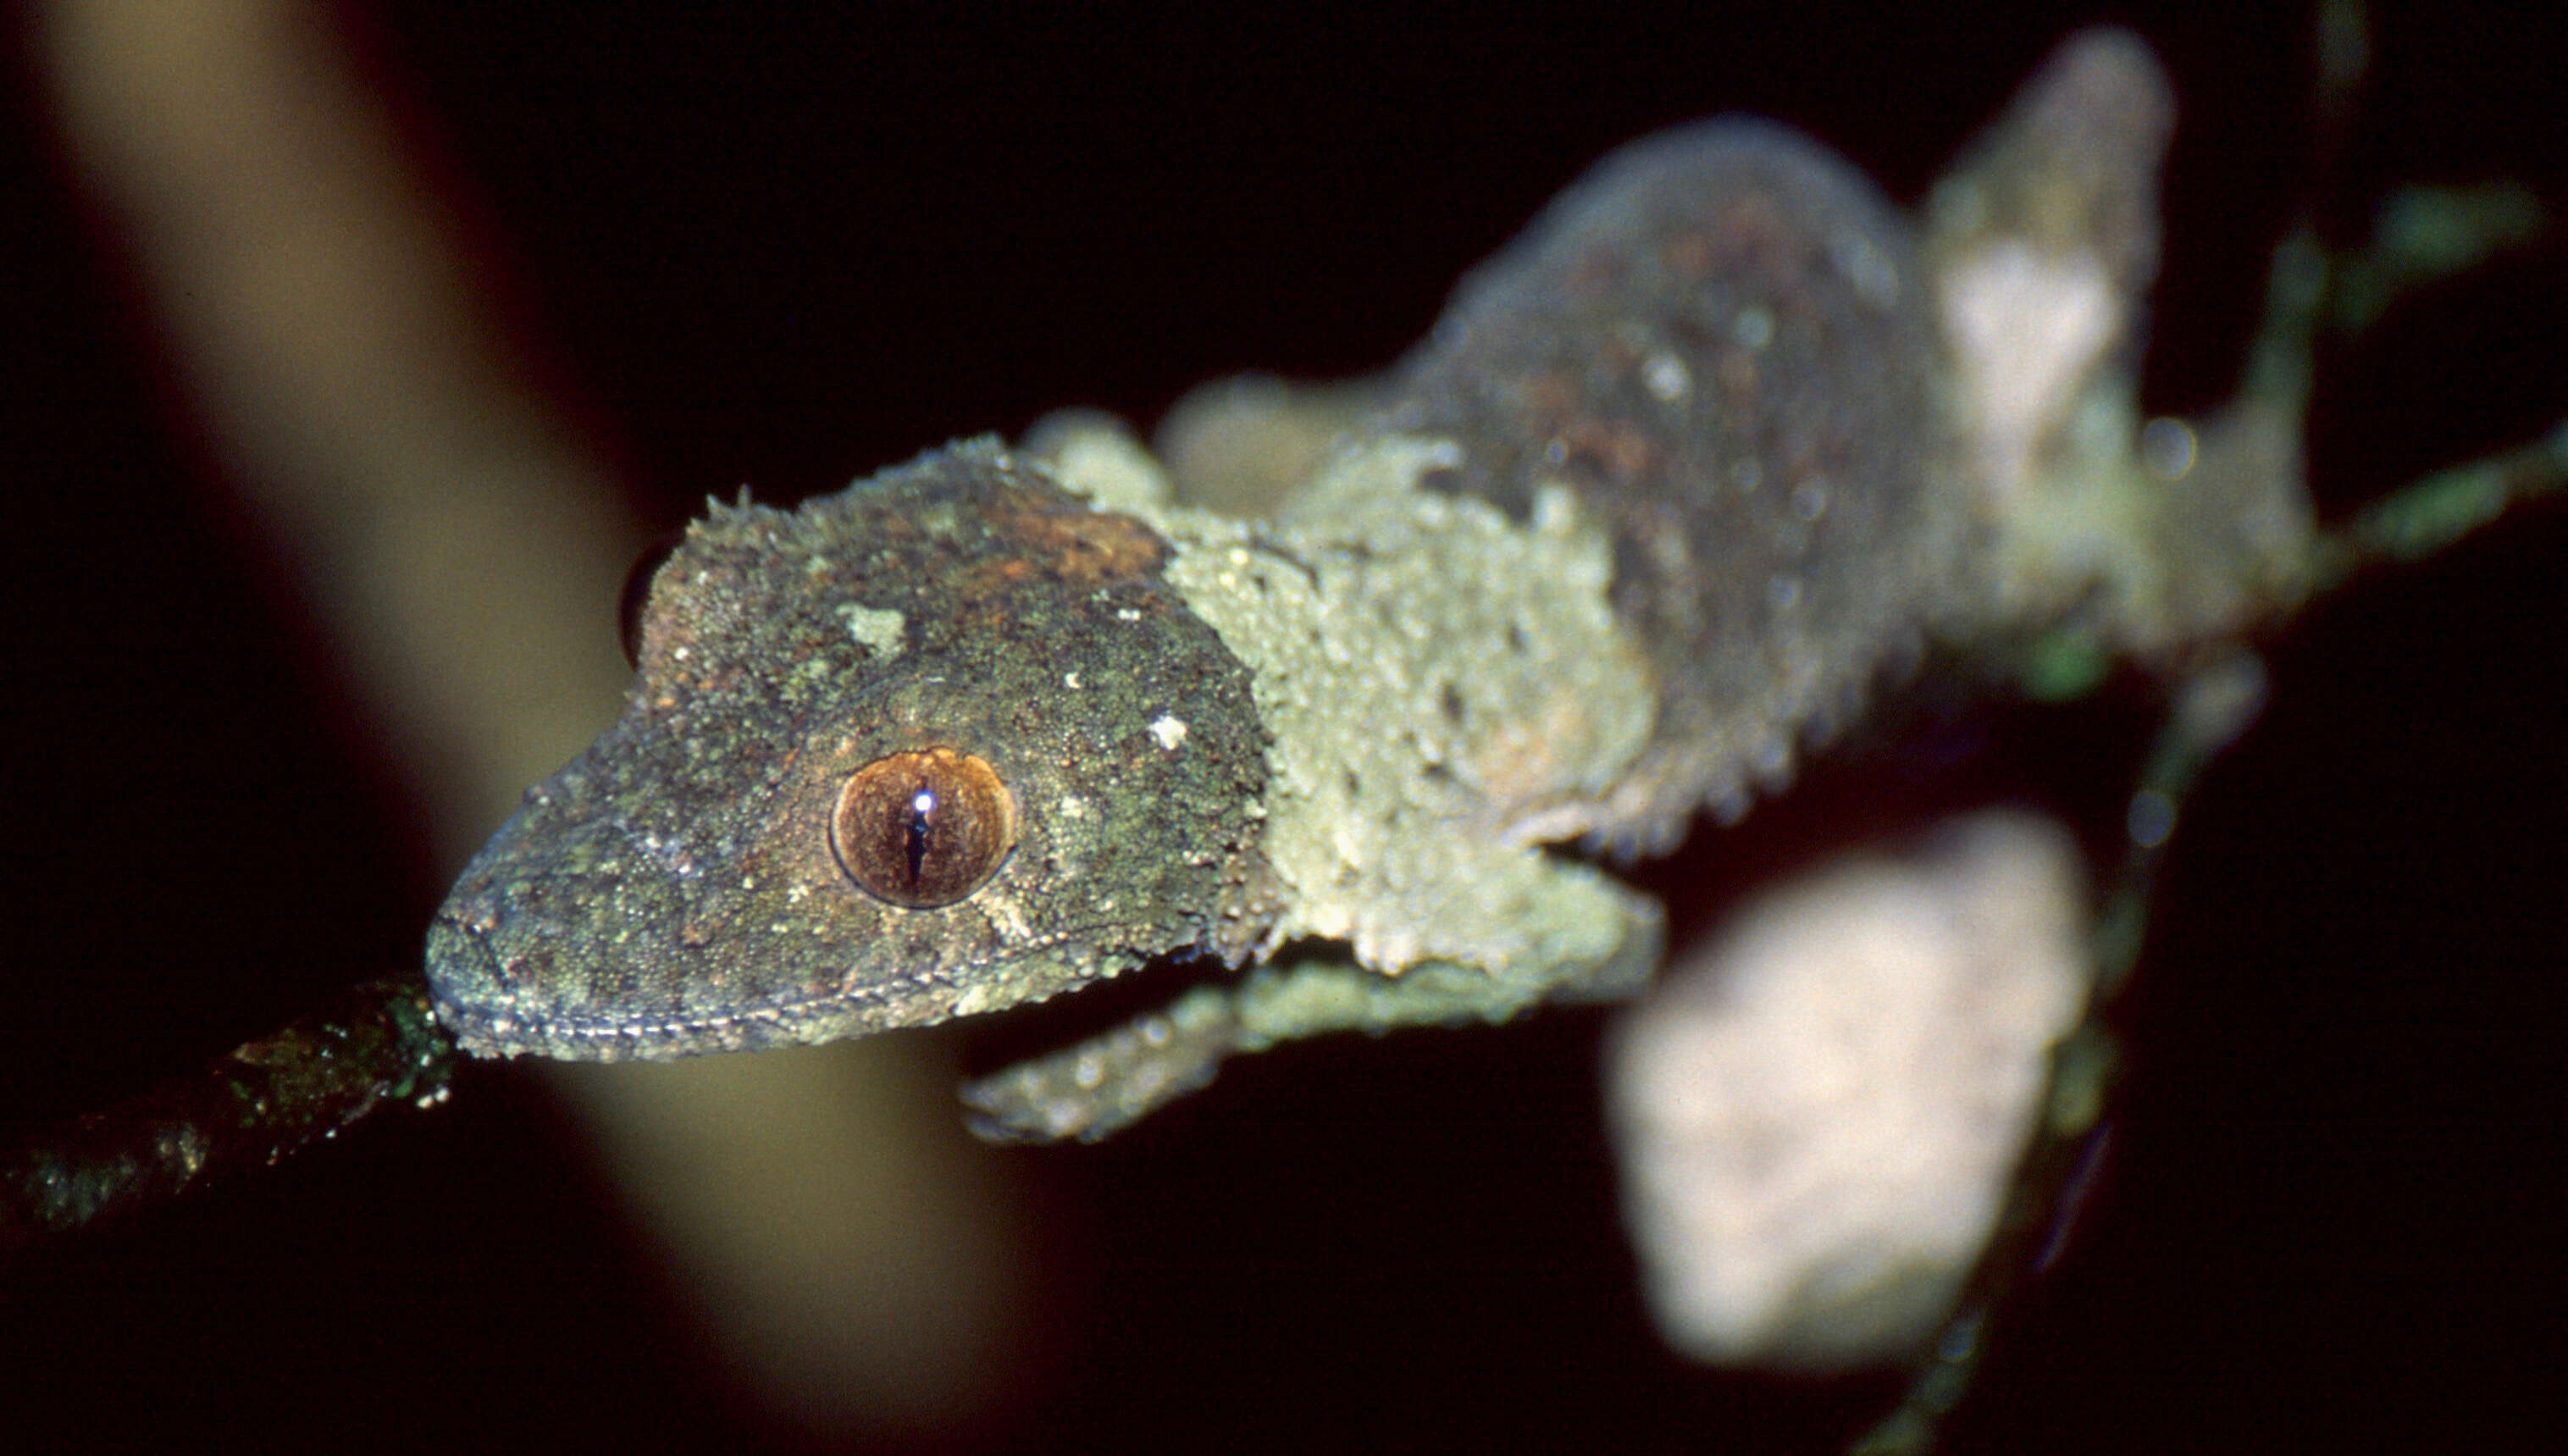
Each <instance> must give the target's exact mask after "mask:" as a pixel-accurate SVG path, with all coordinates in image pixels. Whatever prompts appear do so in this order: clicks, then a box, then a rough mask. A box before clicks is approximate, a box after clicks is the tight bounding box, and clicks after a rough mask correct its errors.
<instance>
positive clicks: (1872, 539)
mask: <svg viewBox="0 0 2568 1456" xmlns="http://www.w3.org/2000/svg"><path fill="white" fill-rule="evenodd" d="M1916 252H1917V249H1916V245H1915V242H1914V239H1913V237H1912V234H1911V230H1910V228H1909V226H1908V224H1907V221H1906V220H1905V219H1904V218H1902V217H1901V216H1900V215H1899V214H1898V212H1897V211H1895V210H1894V209H1893V208H1892V207H1891V205H1890V203H1889V201H1888V200H1887V199H1886V198H1884V197H1883V196H1882V195H1881V193H1880V192H1879V190H1878V189H1876V188H1875V187H1874V186H1873V185H1872V183H1871V182H1868V181H1867V180H1865V179H1864V178H1863V177H1862V176H1861V175H1859V174H1857V173H1856V172H1855V171H1854V170H1853V169H1852V168H1849V167H1848V166H1846V164H1845V162H1844V161H1843V160H1842V159H1840V158H1838V157H1836V156H1835V155H1833V154H1831V153H1829V152H1828V151H1826V150H1825V149H1824V148H1821V147H1820V146H1818V145H1817V144H1816V143H1814V142H1811V141H1810V140H1808V139H1807V138H1805V137H1802V136H1799V135H1798V134H1796V133H1793V132H1790V131H1787V130H1785V129H1784V128H1781V127H1777V126H1774V125H1771V124H1769V123H1765V122H1757V121H1748V120H1737V119H1732V120H1723V121H1716V122H1711V123H1706V124H1704V125H1701V126H1695V127H1689V128H1684V129H1681V130H1678V131H1674V132H1669V133H1666V134H1663V135H1661V136H1658V137H1653V138H1651V139H1649V140H1647V141H1644V142H1640V143H1636V144H1634V145H1632V146H1630V147H1626V148H1624V149H1623V150H1622V151H1620V152H1617V153H1615V154H1614V155H1613V156H1611V157H1609V158H1607V159H1606V160H1605V161H1604V162H1603V163H1601V164H1599V165H1598V166H1597V168H1596V169H1595V171H1593V172H1592V173H1590V174H1589V175H1588V176H1587V177H1586V178H1585V179H1583V180H1582V181H1581V182H1579V183H1578V184H1577V185H1576V186H1574V187H1572V188H1571V189H1570V190H1569V191H1568V192H1567V193H1565V194H1564V195H1563V196H1561V197H1560V198H1559V199H1558V200H1557V201H1554V202H1553V203H1552V204H1551V205H1550V207H1548V208H1547V209H1545V211H1544V212H1543V214H1542V216H1541V217H1540V218H1538V219H1537V220H1536V221H1535V222H1534V224H1533V226H1532V227H1530V228H1528V229H1527V230H1526V232H1525V234H1524V236H1523V237H1521V238H1519V239H1518V240H1517V241H1516V242H1515V243H1513V244H1511V245H1510V246H1509V247H1508V248H1507V249H1506V251H1504V252H1502V253H1500V254H1499V255H1498V257H1497V258H1496V259H1495V260H1493V261H1492V262H1490V263H1488V264H1487V265H1485V266H1484V267H1482V268H1481V269H1480V270H1479V271H1477V272H1475V273H1474V274H1472V275H1471V276H1470V277H1469V278H1468V279H1466V280H1465V281H1464V282H1463V284H1462V286H1461V288H1460V289H1459V290H1458V292H1457V293H1456V295H1455V297H1454V301H1453V304H1452V306H1451V307H1450V308H1449V309H1448V310H1447V311H1446V313H1445V315H1444V319H1443V320H1442V321H1440V322H1439V323H1438V325H1437V328H1436V333H1435V335H1434V337H1433V339H1432V340H1431V341H1430V342H1429V344H1428V345H1427V347H1426V348H1424V349H1423V350H1421V351H1420V353H1419V354H1418V356H1417V357H1415V358H1414V359H1412V360H1411V361H1409V362H1408V363H1407V364H1406V365H1404V366H1403V368H1402V371H1401V389H1402V393H1403V396H1404V398H1403V401H1402V403H1401V405H1400V406H1399V407H1398V408H1396V409H1395V410H1394V411H1393V412H1392V419H1393V421H1394V422H1396V424H1397V425H1398V427H1399V428H1401V429H1404V430H1408V431H1411V432H1415V433H1419V434H1426V435H1434V436H1445V437H1450V438H1452V439H1455V440H1457V441H1460V442H1462V443H1463V446H1464V452H1465V453H1464V456H1463V459H1462V460H1461V462H1460V463H1459V464H1458V465H1457V466H1456V467H1455V468H1454V469H1452V470H1450V471H1447V472H1443V473H1440V474H1439V475H1437V476H1434V477H1431V478H1430V479H1429V481H1428V484H1429V485H1430V486H1431V487H1433V488H1437V489H1444V490H1450V491H1455V492H1461V493H1468V494H1471V495H1477V496H1480V497H1483V498H1485V499H1487V500H1489V501H1491V502H1493V503H1496V504H1498V505H1499V506H1501V507H1502V508H1504V509H1505V510H1506V511H1508V512H1509V513H1510V514H1511V515H1514V516H1518V517H1522V516H1524V515H1525V514H1526V513H1527V511H1528V510H1529V509H1530V505H1531V502H1532V500H1533V498H1534V495H1535V493H1536V492H1537V491H1538V490H1539V489H1540V488H1541V487H1542V486H1543V485H1545V484H1547V483H1557V484H1559V485H1563V486H1566V487H1567V488H1568V489H1569V490H1570V491H1571V492H1573V493H1574V494H1575V495H1576V496H1577V498H1578V500H1579V501H1580V502H1581V503H1582V504H1584V505H1585V506H1586V507H1587V508H1588V509H1589V510H1590V511H1591V512H1592V513H1594V515H1595V516H1596V517H1597V518H1598V519H1599V520H1600V521H1601V522H1602V523H1603V524H1604V526H1605V528H1606V530H1607V532H1608V534H1609V535H1610V537H1611V539H1612V541H1613V545H1614V564H1615V573H1614V585H1613V602H1614V607H1615V610H1616V612H1617V613H1618V614H1619V615H1620V616H1621V617H1622V619H1623V620H1624V622H1625V623H1626V624H1627V625H1628V627H1629V628H1630V629H1631V631H1632V633H1633V634H1634V636H1635V637H1637V638H1638V639H1639V640H1640V641H1641V642H1642V643H1643V644H1645V646H1646V648H1647V650H1648V652H1649V654H1650V657H1651V660H1652V662H1653V663H1654V665H1655V666H1656V668H1657V676H1658V688H1659V711H1658V722H1657V726H1656V729H1655V731H1654V733H1653V735H1652V738H1651V741H1650V744H1649V747H1648V749H1647V751H1646V753H1645V754H1644V756H1643V758H1642V760H1641V761H1640V762H1639V763H1637V764H1636V765H1634V767H1633V769H1632V771H1631V772H1630V774H1629V775H1628V776H1627V777H1626V778H1625V780H1624V782H1623V783H1622V784H1621V785H1620V786H1619V788H1618V789H1617V791H1616V793H1615V794H1614V795H1613V796H1612V799H1611V800H1610V802H1608V803H1607V804H1604V805H1602V806H1600V807H1599V810H1598V813H1597V815H1596V817H1595V822H1593V823H1592V824H1590V825H1589V826H1587V828H1588V830H1589V832H1590V833H1591V834H1592V835H1594V836H1595V837H1597V838H1598V839H1600V840H1602V841H1604V842H1606V843H1609V844H1611V845H1614V846H1616V847H1618V848H1621V849H1624V850H1626V851H1631V850H1643V851H1649V850H1658V849H1663V848H1665V847H1666V846H1668V845H1669V844H1670V843H1672V842H1673V841H1675V840H1676V839H1679V838H1681V837H1682V836H1683V833H1684V830H1685V826H1686V824H1687V821H1688V818H1689V817H1690V816H1691V815H1692V814H1693V812H1694V811H1695V809H1696V808H1697V807H1699V806H1704V805H1711V806H1713V807H1715V808H1718V809H1722V810H1724V811H1726V812H1729V813H1732V814H1735V813H1736V812H1737V811H1739V810H1742V809H1744V808H1745V806H1746V800H1747V795H1748V794H1749V792H1750V791H1751V788H1752V786H1753V785H1755V784H1757V783H1759V782H1761V781H1762V782H1763V783H1765V784H1766V785H1768V786H1771V785H1774V784H1776V783H1779V782H1780V781H1781V779H1782V778H1783V777H1785V776H1786V774H1787V773H1788V770H1789V767H1790V764H1791V760H1792V754H1793V751H1794V748H1795V744H1796V741H1798V740H1800V739H1803V738H1805V737H1810V736H1814V733H1813V730H1814V729H1816V730H1822V731H1823V730H1825V729H1827V728H1829V727H1832V726H1833V724H1834V723H1835V722H1836V721H1837V720H1839V719H1841V718H1842V717H1844V716H1846V715H1848V714H1849V713H1850V712H1851V710H1852V708H1853V706H1854V705H1855V701H1856V699H1857V698H1858V697H1859V695H1860V694H1861V692H1862V691H1863V689H1864V688H1865V687H1866V685H1867V684H1868V683H1869V682H1870V680H1871V679H1872V677H1873V676H1874V674H1875V672H1876V670H1877V668H1878V666H1879V664H1880V662H1881V660H1882V658H1883V657H1884V656H1885V655H1886V654H1887V653H1889V652H1891V651H1892V650H1894V649H1896V648H1899V647H1901V646H1903V645H1912V646H1913V644H1914V643H1915V642H1917V641H1918V640H1919V639H1920V636H1921V633H1922V631H1923V629H1924V628H1926V627H1927V626H1929V625H1931V624H1933V623H1934V622H1936V621H1937V620H1939V619H1940V618H1942V617H1945V616H1948V615H1950V613H1951V611H1952V609H1953V596H1954V591H1953V581H1954V575H1955V570H1956V563H1957V559H1958V553H1959V548H1960V546H1961V542H1962V529H1963V525H1964V522H1965V520H1966V519H1967V514H1968V513H1967V508H1966V505H1965V502H1964V500H1963V497H1962V490H1963V486H1962V482H1961V480H1960V478H1959V476H1958V474H1957V472H1955V471H1954V470H1953V469H1952V468H1951V458H1952V455H1953V448H1952V446H1951V444H1950V442H1949V439H1948V436H1947V432H1946V428H1945V423H1944V421H1943V419H1942V417H1941V415H1940V414H1939V412H1938V409H1937V403H1936V400H1935V398H1934V381H1935V379H1936V377H1937V366H1938V359H1937V355H1936V341H1935V336H1934V330H1933V326H1932V318H1931V315H1930V313H1929V310H1928V307H1927V303H1926V281H1925V278H1924V274H1923V270H1922V269H1921V268H1920V267H1919V265H1918V262H1917V257H1916Z"/></svg>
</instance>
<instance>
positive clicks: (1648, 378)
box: [1641, 354, 1694, 405]
mask: <svg viewBox="0 0 2568 1456" xmlns="http://www.w3.org/2000/svg"><path fill="white" fill-rule="evenodd" d="M1641 387H1642V388H1644V389H1647V390H1648V391H1649V392H1650V393H1651V394H1652V395H1654V396H1656V397H1657V398H1658V400H1659V402H1660V403H1662V404H1671V405H1672V404H1675V403H1676V402H1677V401H1679V400H1682V399H1684V398H1685V397H1686V396H1687V395H1689V394H1691V393H1693V392H1694V376H1693V375H1692V374H1690V373H1688V372H1687V371H1686V367H1685V361H1684V360H1683V359H1680V358H1678V357H1677V356H1676V355H1674V354H1653V355H1651V356H1650V358H1649V360H1648V362H1646V363H1644V364H1643V365H1642V366H1641Z"/></svg>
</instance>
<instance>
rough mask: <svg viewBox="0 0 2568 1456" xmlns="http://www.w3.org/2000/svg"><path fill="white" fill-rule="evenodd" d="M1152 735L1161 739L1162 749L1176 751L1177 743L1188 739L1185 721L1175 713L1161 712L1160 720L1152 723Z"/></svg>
mask: <svg viewBox="0 0 2568 1456" xmlns="http://www.w3.org/2000/svg"><path fill="white" fill-rule="evenodd" d="M1150 736H1151V737H1152V738H1155V739H1157V740H1158V741H1159V748H1160V749H1161V751H1163V752H1167V753H1174V752H1176V751H1177V745H1178V744H1180V743H1183V742H1185V741H1186V725H1185V721H1184V720H1183V719H1181V718H1178V717H1177V716H1175V715H1174V714H1171V713H1161V714H1160V715H1159V720H1158V721H1157V722H1155V723H1152V724H1151V725H1150Z"/></svg>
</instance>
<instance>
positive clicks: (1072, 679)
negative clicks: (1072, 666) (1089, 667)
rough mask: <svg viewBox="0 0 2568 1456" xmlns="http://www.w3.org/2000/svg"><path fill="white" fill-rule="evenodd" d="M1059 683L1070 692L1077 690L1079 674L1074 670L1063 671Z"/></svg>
mask: <svg viewBox="0 0 2568 1456" xmlns="http://www.w3.org/2000/svg"><path fill="white" fill-rule="evenodd" d="M1061 685H1062V686H1063V687H1066V688H1068V689H1070V690H1071V691H1072V692H1077V691H1079V674H1078V673H1076V672H1065V673H1063V674H1062V675H1061Z"/></svg>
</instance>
